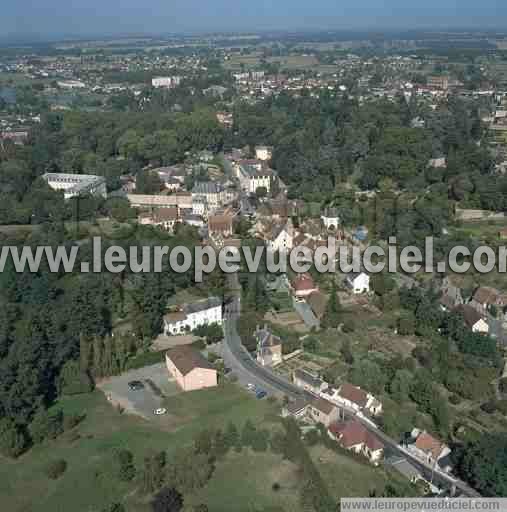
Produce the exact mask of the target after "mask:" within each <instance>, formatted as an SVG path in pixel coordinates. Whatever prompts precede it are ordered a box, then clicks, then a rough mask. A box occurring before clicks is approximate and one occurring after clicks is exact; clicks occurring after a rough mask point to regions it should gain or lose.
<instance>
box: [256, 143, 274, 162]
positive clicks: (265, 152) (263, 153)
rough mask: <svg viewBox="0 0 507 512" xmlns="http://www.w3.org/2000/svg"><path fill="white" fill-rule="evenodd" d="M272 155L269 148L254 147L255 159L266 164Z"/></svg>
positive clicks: (271, 149) (271, 150)
mask: <svg viewBox="0 0 507 512" xmlns="http://www.w3.org/2000/svg"><path fill="white" fill-rule="evenodd" d="M272 155H273V148H272V147H270V146H255V158H257V159H258V160H262V161H263V162H266V161H267V160H271V157H272Z"/></svg>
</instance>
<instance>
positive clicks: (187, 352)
mask: <svg viewBox="0 0 507 512" xmlns="http://www.w3.org/2000/svg"><path fill="white" fill-rule="evenodd" d="M166 357H167V358H168V359H170V360H171V362H172V363H173V364H174V366H176V368H178V370H179V371H180V373H181V374H182V375H187V374H189V373H190V372H191V371H192V370H195V369H196V368H206V369H208V370H214V368H213V366H212V365H211V363H210V362H209V361H208V360H207V359H205V358H204V356H203V355H202V354H201V353H200V352H199V351H197V350H195V349H194V348H192V347H189V346H188V345H181V346H179V347H175V348H172V349H171V350H168V351H167V353H166Z"/></svg>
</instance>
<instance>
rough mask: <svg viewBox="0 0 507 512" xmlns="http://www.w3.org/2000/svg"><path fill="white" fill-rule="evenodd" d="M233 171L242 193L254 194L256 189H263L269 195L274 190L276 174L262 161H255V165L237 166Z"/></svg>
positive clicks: (243, 164)
mask: <svg viewBox="0 0 507 512" xmlns="http://www.w3.org/2000/svg"><path fill="white" fill-rule="evenodd" d="M259 163H260V165H259ZM235 171H236V177H237V178H238V179H239V185H240V187H241V190H242V191H243V192H246V193H248V194H255V193H256V192H257V189H259V188H264V189H266V192H267V194H268V195H269V194H271V192H272V191H273V190H274V189H275V185H276V174H275V172H274V171H273V169H270V168H269V167H267V166H266V165H265V164H264V162H262V161H258V160H256V161H255V163H249V164H245V163H242V164H239V165H237V166H236V167H235Z"/></svg>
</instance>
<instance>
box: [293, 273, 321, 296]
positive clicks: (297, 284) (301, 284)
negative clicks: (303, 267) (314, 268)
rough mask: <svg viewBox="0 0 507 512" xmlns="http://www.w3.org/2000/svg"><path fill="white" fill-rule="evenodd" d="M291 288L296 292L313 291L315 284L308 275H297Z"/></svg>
mask: <svg viewBox="0 0 507 512" xmlns="http://www.w3.org/2000/svg"><path fill="white" fill-rule="evenodd" d="M292 287H293V288H294V290H296V291H297V292H301V291H304V290H314V289H315V288H316V287H315V283H314V282H313V278H312V276H311V275H310V274H298V275H297V276H296V278H295V279H294V281H293V282H292Z"/></svg>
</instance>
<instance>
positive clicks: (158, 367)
mask: <svg viewBox="0 0 507 512" xmlns="http://www.w3.org/2000/svg"><path fill="white" fill-rule="evenodd" d="M133 380H138V381H141V382H142V383H143V384H144V389H140V390H138V391H132V390H131V389H130V388H129V386H128V383H129V382H131V381H133ZM97 387H98V388H99V389H101V390H102V391H103V392H104V394H105V395H106V397H108V400H109V401H110V402H111V403H112V404H113V405H114V406H116V405H120V406H121V407H123V408H124V409H125V410H126V411H127V412H130V413H132V414H137V415H139V416H142V417H143V418H146V419H153V418H155V417H156V416H155V415H154V414H153V411H154V410H155V409H158V408H159V407H161V404H162V402H163V399H164V397H168V396H171V395H175V394H177V393H179V392H180V390H179V388H178V386H177V384H176V382H175V381H174V379H173V378H172V377H171V376H170V375H169V373H168V371H167V368H166V366H165V364H164V363H159V364H155V365H152V366H145V367H144V368H139V369H137V370H131V371H129V372H127V373H124V374H122V375H119V376H117V377H109V378H107V379H104V380H102V381H101V382H100V383H99V384H97Z"/></svg>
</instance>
